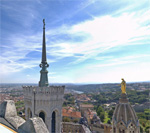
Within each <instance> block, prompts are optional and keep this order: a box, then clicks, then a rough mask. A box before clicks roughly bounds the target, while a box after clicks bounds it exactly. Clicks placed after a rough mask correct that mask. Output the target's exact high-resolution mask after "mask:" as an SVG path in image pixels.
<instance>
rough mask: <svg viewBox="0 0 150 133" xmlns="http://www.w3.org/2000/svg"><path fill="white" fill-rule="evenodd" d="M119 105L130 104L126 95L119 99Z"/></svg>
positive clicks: (123, 94)
mask: <svg viewBox="0 0 150 133" xmlns="http://www.w3.org/2000/svg"><path fill="white" fill-rule="evenodd" d="M119 103H128V98H127V94H126V93H122V94H121V98H120V99H119Z"/></svg>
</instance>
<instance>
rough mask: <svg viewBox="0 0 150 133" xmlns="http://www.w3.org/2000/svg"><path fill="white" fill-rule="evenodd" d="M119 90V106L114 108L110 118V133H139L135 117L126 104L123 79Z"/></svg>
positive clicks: (131, 109)
mask: <svg viewBox="0 0 150 133" xmlns="http://www.w3.org/2000/svg"><path fill="white" fill-rule="evenodd" d="M121 90H122V94H121V98H120V99H119V104H117V105H116V107H115V111H114V114H113V118H112V124H113V126H112V127H113V128H112V131H113V132H112V133H140V125H139V121H138V118H137V115H136V113H135V111H134V109H133V108H132V106H131V105H130V103H129V102H128V98H127V94H126V83H125V81H124V79H122V83H121Z"/></svg>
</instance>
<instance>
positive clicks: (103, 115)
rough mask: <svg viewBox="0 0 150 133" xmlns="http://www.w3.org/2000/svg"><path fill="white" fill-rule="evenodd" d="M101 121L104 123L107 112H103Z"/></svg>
mask: <svg viewBox="0 0 150 133" xmlns="http://www.w3.org/2000/svg"><path fill="white" fill-rule="evenodd" d="M100 119H101V121H102V122H104V119H105V112H101V113H100Z"/></svg>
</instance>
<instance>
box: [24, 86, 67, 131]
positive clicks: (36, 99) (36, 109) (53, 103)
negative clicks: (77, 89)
mask: <svg viewBox="0 0 150 133" xmlns="http://www.w3.org/2000/svg"><path fill="white" fill-rule="evenodd" d="M23 90H24V102H25V116H26V119H28V118H30V117H34V116H40V115H42V117H43V121H44V122H45V124H46V126H47V128H48V130H49V132H50V133H52V132H53V133H60V132H61V121H62V104H63V97H64V90H65V86H48V87H38V86H23ZM53 112H55V113H54V114H55V118H54V117H53V123H55V124H54V125H55V131H52V113H53ZM43 115H44V116H45V117H44V116H43ZM40 117H41V116H40ZM53 128H54V127H53Z"/></svg>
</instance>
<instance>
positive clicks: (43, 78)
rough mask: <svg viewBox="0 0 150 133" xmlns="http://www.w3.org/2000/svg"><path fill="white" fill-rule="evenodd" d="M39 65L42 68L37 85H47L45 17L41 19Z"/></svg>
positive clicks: (47, 65)
mask: <svg viewBox="0 0 150 133" xmlns="http://www.w3.org/2000/svg"><path fill="white" fill-rule="evenodd" d="M40 67H41V68H42V70H41V71H40V73H41V76H40V81H39V86H40V87H44V86H48V76H47V73H48V71H47V67H49V64H48V63H47V61H46V41H45V19H43V45H42V61H41V64H40Z"/></svg>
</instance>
